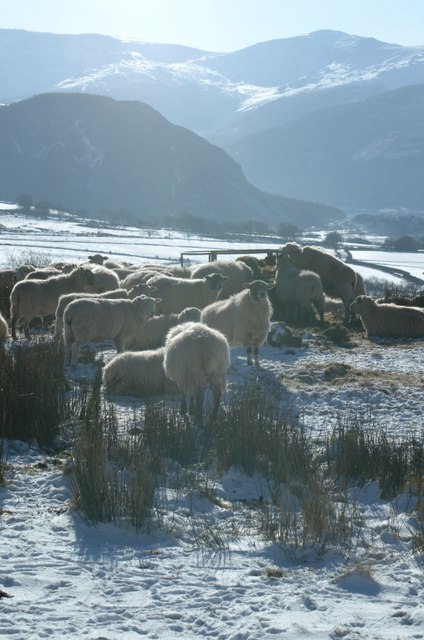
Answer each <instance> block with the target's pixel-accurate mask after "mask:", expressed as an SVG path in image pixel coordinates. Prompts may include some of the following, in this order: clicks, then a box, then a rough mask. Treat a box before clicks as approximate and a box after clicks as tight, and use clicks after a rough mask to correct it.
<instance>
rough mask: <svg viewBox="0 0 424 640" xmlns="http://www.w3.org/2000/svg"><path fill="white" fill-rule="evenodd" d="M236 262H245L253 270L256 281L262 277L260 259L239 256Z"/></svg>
mask: <svg viewBox="0 0 424 640" xmlns="http://www.w3.org/2000/svg"><path fill="white" fill-rule="evenodd" d="M236 262H243V263H244V264H247V266H248V267H250V268H251V269H252V273H253V277H254V278H255V280H256V279H258V278H260V277H261V276H262V268H261V264H260V262H259V260H258V258H255V256H238V257H237V258H236Z"/></svg>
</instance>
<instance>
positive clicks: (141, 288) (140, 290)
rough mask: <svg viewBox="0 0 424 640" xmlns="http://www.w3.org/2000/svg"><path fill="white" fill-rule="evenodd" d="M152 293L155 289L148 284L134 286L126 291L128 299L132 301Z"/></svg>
mask: <svg viewBox="0 0 424 640" xmlns="http://www.w3.org/2000/svg"><path fill="white" fill-rule="evenodd" d="M154 291H156V287H151V286H150V285H149V284H145V283H140V284H135V285H134V286H133V287H131V289H130V290H129V291H128V297H129V298H131V299H133V298H138V297H139V296H141V295H145V296H148V295H149V294H150V293H153V292H154Z"/></svg>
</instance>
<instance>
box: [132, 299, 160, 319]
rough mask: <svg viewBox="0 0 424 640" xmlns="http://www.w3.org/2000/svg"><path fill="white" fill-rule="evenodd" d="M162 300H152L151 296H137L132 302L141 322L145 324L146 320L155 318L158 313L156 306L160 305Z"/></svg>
mask: <svg viewBox="0 0 424 640" xmlns="http://www.w3.org/2000/svg"><path fill="white" fill-rule="evenodd" d="M160 301H161V299H160V298H151V297H149V296H145V295H142V296H137V298H134V300H133V301H132V304H133V305H134V308H135V309H136V313H137V315H138V316H139V317H140V320H141V321H142V322H144V320H145V319H146V318H153V316H154V315H155V312H156V304H159V302H160Z"/></svg>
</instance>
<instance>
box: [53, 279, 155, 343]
mask: <svg viewBox="0 0 424 640" xmlns="http://www.w3.org/2000/svg"><path fill="white" fill-rule="evenodd" d="M145 286H146V285H145ZM129 293H130V292H129V291H127V290H126V289H113V291H104V292H103V293H81V292H74V293H66V294H65V295H63V296H60V298H59V301H58V303H57V307H56V314H55V333H54V339H55V340H59V341H60V340H62V339H63V313H64V311H65V309H66V307H67V306H68V304H70V303H71V302H73V301H74V300H79V299H81V298H94V299H96V298H112V299H114V300H116V299H119V298H130V297H132V298H135V297H136V296H130V295H129ZM142 293H146V294H147V293H148V292H147V291H144V292H143V291H140V292H139V293H138V295H141V294H142Z"/></svg>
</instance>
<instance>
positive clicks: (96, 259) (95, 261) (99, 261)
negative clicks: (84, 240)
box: [88, 253, 107, 264]
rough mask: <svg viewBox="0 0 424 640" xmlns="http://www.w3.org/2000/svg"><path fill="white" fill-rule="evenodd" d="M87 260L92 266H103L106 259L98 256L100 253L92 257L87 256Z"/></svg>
mask: <svg viewBox="0 0 424 640" xmlns="http://www.w3.org/2000/svg"><path fill="white" fill-rule="evenodd" d="M88 259H89V261H90V262H92V263H93V264H103V262H104V261H105V260H107V257H106V256H102V255H100V253H95V254H94V256H88Z"/></svg>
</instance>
